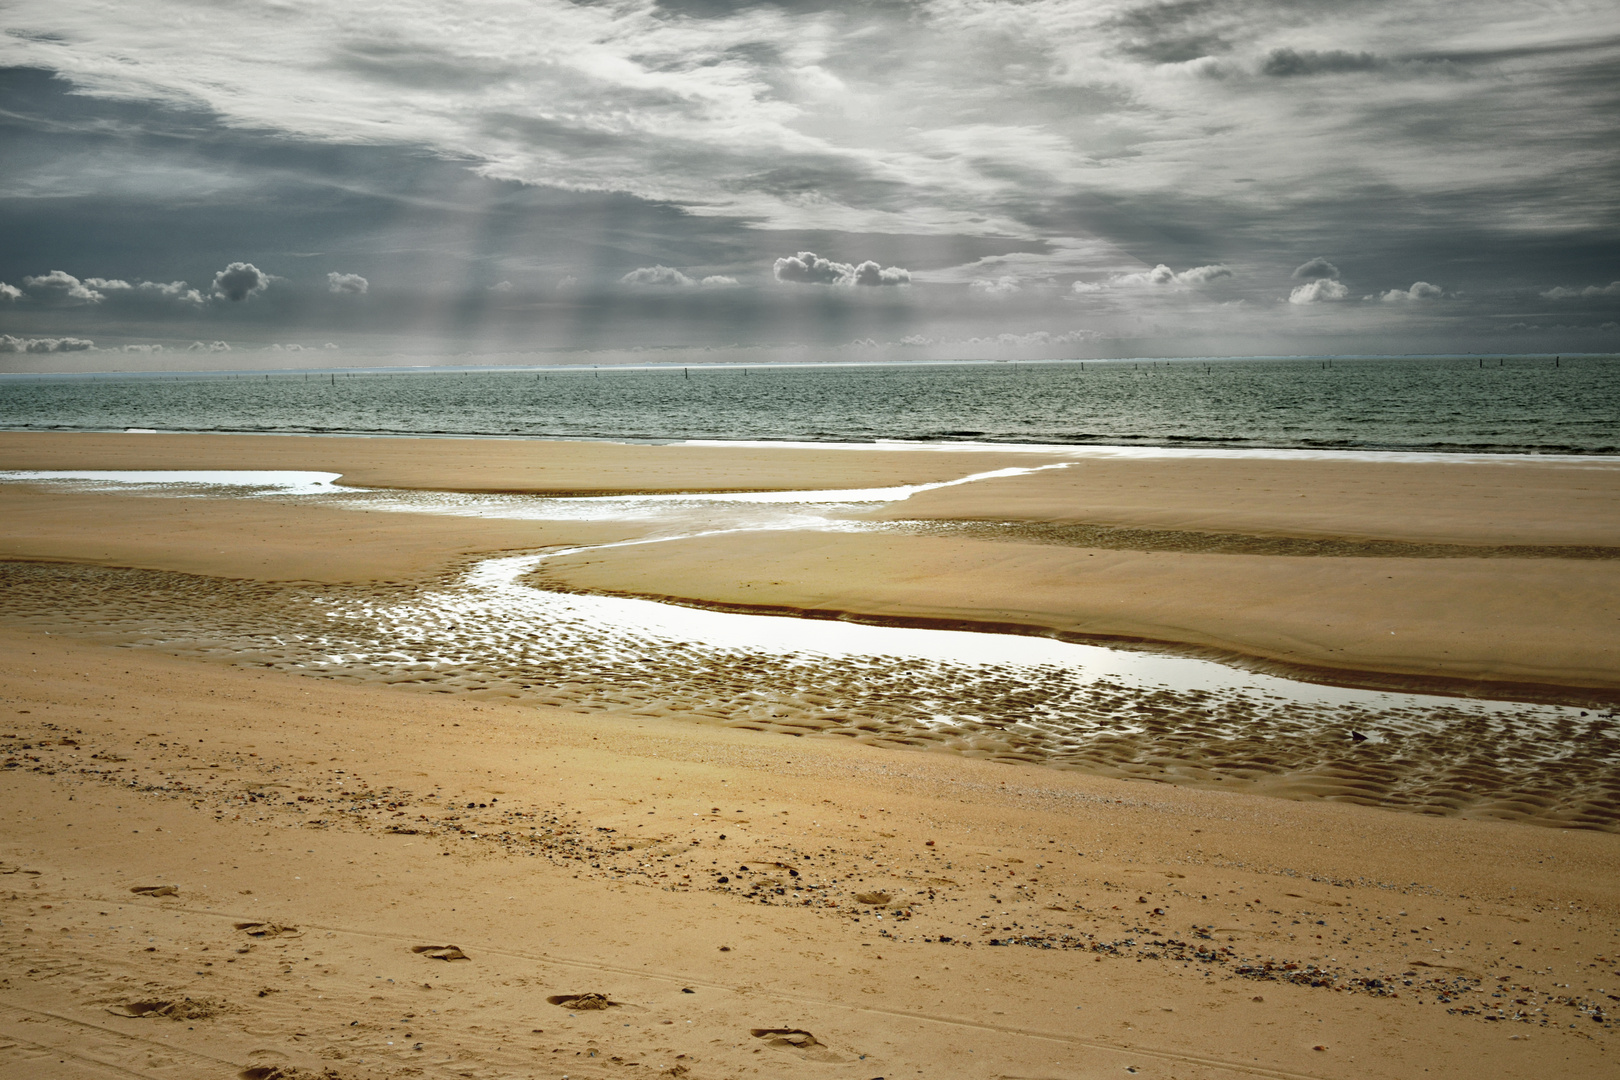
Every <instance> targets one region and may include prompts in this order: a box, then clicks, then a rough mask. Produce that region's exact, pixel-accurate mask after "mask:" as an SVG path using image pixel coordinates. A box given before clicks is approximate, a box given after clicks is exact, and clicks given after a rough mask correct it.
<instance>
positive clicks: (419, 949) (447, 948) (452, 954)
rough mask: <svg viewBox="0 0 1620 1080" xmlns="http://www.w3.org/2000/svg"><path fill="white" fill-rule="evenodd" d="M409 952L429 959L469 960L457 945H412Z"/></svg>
mask: <svg viewBox="0 0 1620 1080" xmlns="http://www.w3.org/2000/svg"><path fill="white" fill-rule="evenodd" d="M411 952H413V953H421V954H422V955H423V956H425V957H427V958H428V959H429V960H471V959H472V957H470V956H468V955H467V954H466V953H464V952H462V951H461V947H460V946H459V945H412V946H411Z"/></svg>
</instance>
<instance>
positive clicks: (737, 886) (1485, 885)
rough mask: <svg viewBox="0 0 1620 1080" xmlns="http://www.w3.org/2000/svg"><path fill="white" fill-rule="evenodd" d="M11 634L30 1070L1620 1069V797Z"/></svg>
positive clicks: (1, 917)
mask: <svg viewBox="0 0 1620 1080" xmlns="http://www.w3.org/2000/svg"><path fill="white" fill-rule="evenodd" d="M0 650H3V652H4V656H5V664H4V665H3V671H4V676H3V684H0V700H3V702H4V708H5V711H6V713H7V714H9V716H8V719H7V720H6V722H5V724H4V727H5V730H4V731H3V732H0V735H3V736H4V740H3V743H4V753H5V758H4V764H5V766H6V770H5V775H6V778H5V780H4V782H3V783H0V814H3V818H0V820H4V821H5V822H6V828H5V832H4V839H3V841H0V860H3V862H4V865H3V866H0V873H3V875H4V876H3V879H0V923H3V925H0V955H3V957H4V965H3V966H4V976H3V979H0V1074H3V1075H6V1076H17V1077H24V1076H27V1077H57V1076H62V1077H102V1076H106V1077H113V1076H130V1075H136V1076H152V1077H167V1076H173V1077H204V1076H207V1077H219V1076H232V1075H236V1074H237V1072H238V1071H239V1070H243V1069H250V1068H260V1069H262V1070H273V1069H276V1068H279V1069H282V1070H283V1072H282V1073H281V1074H280V1075H285V1076H300V1075H305V1074H306V1073H307V1074H310V1075H316V1076H320V1075H328V1076H337V1077H344V1078H362V1077H393V1076H409V1075H422V1076H445V1077H450V1076H475V1077H507V1076H512V1077H527V1076H539V1077H559V1076H564V1075H567V1076H571V1077H605V1076H613V1077H619V1076H658V1075H665V1076H691V1077H700V1078H709V1077H714V1078H720V1077H733V1076H736V1077H741V1076H766V1077H771V1076H827V1077H859V1078H862V1080H870V1078H871V1077H877V1076H883V1077H896V1076H951V1077H1003V1076H1020V1077H1026V1076H1027V1077H1105V1076H1119V1075H1129V1074H1130V1073H1129V1072H1128V1071H1129V1070H1134V1074H1135V1075H1140V1076H1158V1077H1171V1076H1174V1077H1183V1078H1188V1077H1223V1076H1264V1077H1307V1076H1313V1077H1314V1076H1320V1077H1329V1076H1334V1077H1339V1076H1342V1077H1410V1076H1415V1075H1433V1076H1436V1077H1439V1076H1459V1077H1478V1076H1500V1077H1516V1076H1524V1077H1543V1076H1546V1075H1549V1074H1556V1075H1561V1076H1594V1077H1595V1076H1607V1075H1612V1073H1613V1069H1614V1065H1613V1062H1612V1061H1611V1060H1610V1053H1611V1043H1612V1041H1613V1037H1614V1032H1613V1027H1612V1024H1611V1022H1610V1021H1609V1020H1608V1019H1607V1016H1608V1012H1609V1010H1610V1009H1612V1008H1613V1007H1614V1006H1615V998H1614V997H1611V996H1610V995H1611V994H1614V992H1615V991H1620V955H1617V952H1620V939H1617V935H1616V926H1617V915H1620V890H1617V882H1616V875H1615V870H1614V868H1615V865H1616V854H1617V852H1616V838H1615V836H1614V835H1612V834H1605V833H1591V832H1567V831H1554V830H1549V829H1541V828H1534V827H1529V826H1522V825H1512V824H1504V823H1492V822H1476V821H1465V820H1459V819H1445V818H1429V817H1422V816H1418V815H1411V814H1395V813H1388V812H1381V811H1375V810H1367V809H1364V808H1361V807H1354V806H1344V805H1335V804H1330V803H1320V802H1318V803H1293V802H1287V801H1282V800H1276V799H1260V798H1253V797H1244V796H1238V795H1230V794H1224V793H1219V792H1207V791H1194V790H1188V789H1183V788H1172V787H1162V786H1154V785H1146V784H1140V783H1128V782H1121V781H1114V780H1108V779H1103V778H1097V777H1088V776H1084V775H1078V774H1073V773H1059V772H1054V771H1052V770H1048V769H1042V768H1038V767H1033V766H1023V767H1020V766H1009V765H1002V764H996V763H990V762H982V761H974V760H970V759H964V758H960V757H954V756H948V755H929V754H905V753H896V752H894V751H886V750H882V749H878V748H872V747H866V746H860V745H855V744H848V743H843V742H838V741H829V740H816V739H791V738H790V737H787V736H782V735H776V734H771V733H757V732H738V731H729V730H724V729H717V728H711V727H702V726H697V725H684V726H678V727H676V726H672V725H669V724H667V723H659V722H656V721H651V720H646V719H639V720H634V719H624V718H602V717H589V718H586V717H580V716H578V715H574V714H570V713H568V712H566V711H562V710H553V709H545V708H537V707H534V706H528V705H519V704H504V703H492V702H479V701H472V700H468V699H465V698H457V697H422V696H410V695H406V694H403V693H401V692H399V691H390V690H387V689H382V688H375V687H345V686H341V685H336V684H333V683H330V682H318V681H314V680H309V679H301V678H297V677H294V676H288V675H282V674H278V673H271V674H264V673H256V672H253V671H251V670H247V669H242V668H231V667H222V666H217V665H206V664H200V663H196V662H188V661H185V660H181V659H175V658H169V657H165V656H162V655H158V654H153V653H134V652H131V651H130V650H127V649H111V648H107V647H103V646H95V645H87V644H82V643H74V642H69V641H64V640H61V639H59V638H46V637H44V636H43V635H24V634H16V633H6V634H3V635H0ZM469 803H473V804H476V805H474V806H469V805H468V804H469ZM745 868H746V869H745ZM154 887H156V888H157V890H158V891H157V893H156V894H154V895H143V894H142V893H140V892H138V891H136V890H142V889H147V890H150V889H153V888H154ZM168 887H172V888H173V890H174V891H173V892H172V893H170V892H168ZM946 939H949V940H946ZM998 943H999V944H998ZM422 946H433V947H435V949H434V950H432V951H423V952H418V951H415V950H418V949H420V948H421V947H422ZM451 946H454V947H455V948H456V949H457V950H459V952H460V953H463V954H465V956H466V957H467V959H464V960H463V959H439V958H438V957H439V956H447V955H448V956H454V955H457V954H456V953H446V952H441V951H439V950H441V949H446V948H448V947H451ZM1312 984H1322V985H1312ZM581 994H601V995H605V996H606V997H607V998H608V999H609V1000H611V1001H614V1002H618V1003H619V1004H617V1005H615V1006H611V1007H608V1008H604V1009H597V1010H589V1009H583V1008H578V1007H569V1005H568V1003H567V1002H566V1001H565V1002H564V1003H563V1004H561V1005H558V1004H551V1003H549V999H551V998H560V997H563V996H565V995H581ZM1617 996H1620V995H1617ZM129 1013H144V1015H138V1016H132V1015H126V1014H129ZM294 1069H296V1070H299V1071H296V1072H295V1071H293V1070H294ZM248 1075H261V1076H265V1075H277V1074H276V1073H274V1072H271V1071H263V1072H260V1073H257V1074H254V1073H249V1074H248Z"/></svg>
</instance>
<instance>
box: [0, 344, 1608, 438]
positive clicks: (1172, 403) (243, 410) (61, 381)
mask: <svg viewBox="0 0 1620 1080" xmlns="http://www.w3.org/2000/svg"><path fill="white" fill-rule="evenodd" d="M0 428H6V429H13V430H18V429H21V430H55V431H93V430H101V431H106V430H113V431H117V430H124V429H128V428H136V429H151V430H158V431H217V432H223V431H234V432H288V433H309V434H314V433H343V434H369V435H384V434H397V435H483V436H527V437H543V438H573V439H579V438H587V439H615V440H651V441H663V440H671V441H674V440H686V439H723V440H785V441H812V442H817V441H819V442H871V441H876V440H905V441H920V442H952V441H961V442H980V443H1019V444H1063V445H1074V444H1081V445H1084V444H1108V445H1121V446H1170V447H1175V446H1183V447H1199V446H1206V447H1291V448H1306V449H1328V450H1332V449H1339V450H1350V449H1372V450H1415V451H1426V452H1439V453H1446V452H1458V453H1462V452H1467V453H1557V454H1617V453H1620V357H1615V356H1581V357H1562V358H1558V359H1556V360H1555V359H1554V358H1553V357H1541V356H1497V357H1489V358H1484V359H1481V358H1478V357H1460V358H1459V357H1432V358H1422V357H1418V358H1411V357H1403V358H1337V359H1330V360H1322V359H1301V360H1276V359H1210V360H1172V361H1157V362H1153V361H1086V362H1084V363H1081V362H1078V361H1063V362H1045V363H1034V362H1019V363H975V364H888V365H882V364H872V365H837V366H830V365H820V366H791V367H790V366H758V367H743V366H738V365H724V366H719V365H717V366H706V367H691V368H685V369H683V368H680V367H647V368H608V369H601V370H591V369H577V368H576V369H555V368H554V369H532V370H499V371H487V370H473V371H461V370H456V371H449V370H444V369H424V370H419V371H395V372H347V373H346V372H335V373H310V374H304V373H297V374H273V375H264V374H258V375H253V374H240V375H178V376H175V375H165V376H151V375H140V376H135V375H130V376H111V375H103V376H97V377H94V378H91V377H86V376H74V377H65V376H59V377H45V376H8V377H3V378H0Z"/></svg>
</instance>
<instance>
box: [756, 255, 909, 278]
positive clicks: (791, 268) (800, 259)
mask: <svg viewBox="0 0 1620 1080" xmlns="http://www.w3.org/2000/svg"><path fill="white" fill-rule="evenodd" d="M771 269H772V273H774V274H775V276H776V280H777V281H781V282H784V283H787V284H790V285H910V284H911V271H910V270H906V269H903V268H901V267H898V266H880V265H878V264H877V263H875V262H873V261H872V260H870V259H867V260H866V261H864V262H861V263H845V262H836V261H834V260H832V259H824V258H822V257H821V256H820V255H817V254H816V253H815V252H813V251H801V252H799V253H798V254H797V255H788V256H786V257H784V258H781V259H777V260H776V263H775V264H774V265H773V266H772V268H771Z"/></svg>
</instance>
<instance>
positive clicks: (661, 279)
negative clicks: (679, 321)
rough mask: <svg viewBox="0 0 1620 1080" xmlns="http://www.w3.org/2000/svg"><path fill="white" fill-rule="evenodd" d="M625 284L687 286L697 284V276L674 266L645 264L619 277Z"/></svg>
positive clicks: (621, 282)
mask: <svg viewBox="0 0 1620 1080" xmlns="http://www.w3.org/2000/svg"><path fill="white" fill-rule="evenodd" d="M619 282H620V284H623V285H673V286H677V287H680V288H686V287H688V286H691V285H696V284H697V280H696V279H695V278H691V277H688V276H687V275H685V274H683V273H681V272H680V271H679V270H677V269H675V268H674V267H673V266H664V265H663V264H662V263H660V264H659V265H657V266H643V267H639V268H637V269H635V270H632V271H630V272H629V273H628V274H626V275H624V277H622V278H620V279H619Z"/></svg>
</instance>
